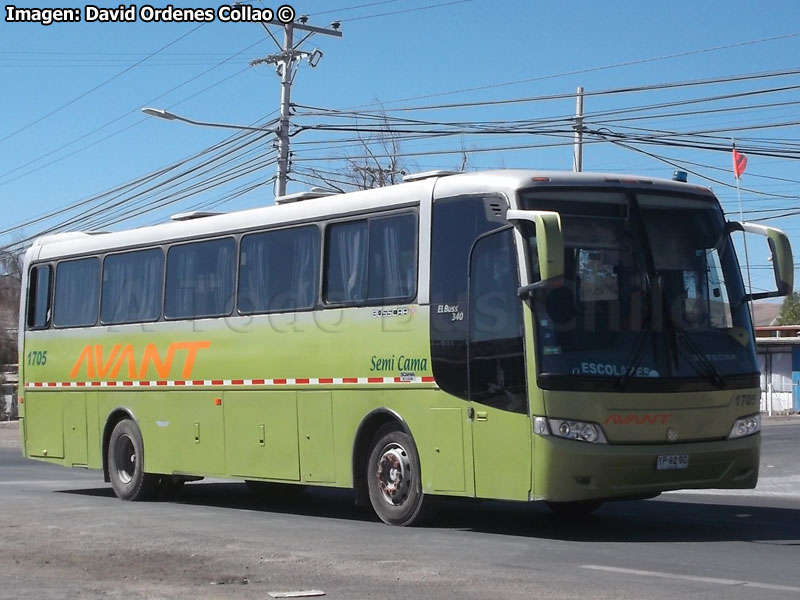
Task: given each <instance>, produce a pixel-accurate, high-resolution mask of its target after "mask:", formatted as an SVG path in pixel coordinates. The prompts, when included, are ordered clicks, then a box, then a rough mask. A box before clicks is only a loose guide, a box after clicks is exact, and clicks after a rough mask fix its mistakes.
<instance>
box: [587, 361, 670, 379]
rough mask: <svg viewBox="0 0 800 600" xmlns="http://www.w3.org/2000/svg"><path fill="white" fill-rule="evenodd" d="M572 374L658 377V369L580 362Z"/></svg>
mask: <svg viewBox="0 0 800 600" xmlns="http://www.w3.org/2000/svg"><path fill="white" fill-rule="evenodd" d="M572 374H573V375H610V376H612V377H622V376H623V375H626V374H627V375H628V376H631V377H660V375H659V374H658V371H656V370H655V369H653V368H651V367H637V368H636V369H634V370H632V369H630V367H625V365H614V364H610V363H592V362H582V363H581V364H580V366H579V367H575V368H574V369H572Z"/></svg>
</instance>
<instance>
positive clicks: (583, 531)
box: [59, 482, 800, 546]
mask: <svg viewBox="0 0 800 600" xmlns="http://www.w3.org/2000/svg"><path fill="white" fill-rule="evenodd" d="M272 492H273V493H270V494H255V493H253V492H252V491H251V490H250V489H249V488H248V487H247V486H246V485H245V484H244V483H240V482H223V483H216V482H201V483H190V484H186V485H185V486H184V488H183V489H182V490H181V491H180V493H179V494H178V495H177V496H176V497H175V498H174V499H162V500H159V501H160V502H170V503H172V504H185V505H192V506H209V507H216V508H222V509H229V510H247V511H259V512H263V513H273V514H281V515H295V516H298V517H303V518H323V519H337V520H345V521H357V522H373V523H375V525H376V526H379V527H383V526H384V525H383V524H382V523H380V522H379V521H378V519H377V517H376V516H375V515H374V513H373V512H372V511H371V510H370V509H369V508H360V507H357V506H355V502H354V495H353V493H352V491H350V490H342V489H332V488H307V489H303V490H301V491H296V490H295V489H294V488H292V487H291V486H286V489H285V490H284V491H281V489H280V488H278V489H277V490H272ZM59 493H68V494H80V495H84V496H97V497H113V495H114V494H113V492H112V491H111V489H110V488H109V487H103V488H87V489H79V490H75V489H72V490H61V491H60V492H59ZM714 498H715V497H714V496H704V497H702V498H701V497H699V496H692V497H691V498H689V499H688V501H687V498H686V497H683V498H676V497H674V496H671V495H669V496H662V497H661V498H659V499H656V500H639V501H625V502H608V503H606V504H604V505H603V506H602V507H601V508H600V509H599V510H597V512H595V513H594V514H591V515H586V516H582V517H574V516H571V517H564V516H560V515H558V514H555V513H553V512H552V511H550V510H549V509H548V508H547V507H546V505H545V504H544V503H541V502H533V503H518V502H499V501H477V500H469V499H466V500H465V499H446V500H445V501H443V502H442V504H441V506H440V508H439V511H438V513H437V514H436V516H435V517H434V518H433V519H432V520H431V521H430V522H429V523H428V524H426V527H428V528H431V529H438V530H458V531H465V532H470V531H474V532H480V533H486V534H495V535H502V536H514V537H527V538H531V539H548V540H560V541H575V542H583V541H585V542H599V541H602V542H620V543H631V542H635V543H664V542H726V541H743V542H753V543H760V544H775V545H781V546H800V509H797V508H791V506H789V507H785V508H784V507H776V506H774V504H780V503H781V502H780V501H779V500H776V501H774V502H770V503H771V504H773V506H763V505H761V506H754V505H747V504H745V503H743V502H736V501H735V500H736V499H735V497H732V496H727V497H723V498H721V499H720V500H719V501H714V500H711V501H709V499H714ZM759 503H760V504H765V502H764V501H763V500H761V501H760V502H759ZM784 503H786V504H791V505H794V504H796V503H794V502H784Z"/></svg>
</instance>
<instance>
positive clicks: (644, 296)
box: [520, 189, 758, 390]
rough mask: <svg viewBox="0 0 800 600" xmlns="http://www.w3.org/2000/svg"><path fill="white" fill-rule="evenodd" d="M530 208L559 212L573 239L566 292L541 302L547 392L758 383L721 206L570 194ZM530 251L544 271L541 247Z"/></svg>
mask: <svg viewBox="0 0 800 600" xmlns="http://www.w3.org/2000/svg"><path fill="white" fill-rule="evenodd" d="M520 200H521V202H520V204H521V207H522V208H524V209H538V210H552V211H557V212H559V213H560V214H561V221H562V228H563V232H564V245H565V257H564V258H565V261H564V263H565V266H564V269H565V275H564V282H563V285H561V286H560V287H556V288H550V289H546V290H542V291H541V293H539V294H537V295H536V296H535V297H534V300H533V304H534V311H535V319H536V327H537V351H538V360H537V364H538V371H539V378H540V383H541V384H542V386H543V387H545V388H547V387H551V386H548V382H549V383H550V384H552V385H553V386H554V387H556V388H559V389H563V388H564V387H572V388H574V387H576V386H577V387H581V382H583V385H586V384H587V383H591V385H593V386H594V385H597V384H599V385H600V386H601V389H613V390H622V389H624V388H626V387H628V386H631V385H633V386H634V387H636V388H638V389H642V387H643V386H645V387H647V388H650V389H653V390H654V389H655V387H653V386H654V385H659V386H662V388H663V385H664V383H665V380H669V381H670V382H671V383H673V384H678V380H680V387H681V389H704V388H708V389H719V388H723V387H729V386H730V385H736V384H738V383H740V382H741V380H740V379H739V380H737V381H736V382H735V383H734V382H732V381H730V379H731V378H733V377H739V376H742V375H747V376H748V377H752V376H753V375H754V374H757V373H758V368H757V365H756V358H755V350H754V348H753V344H752V341H751V339H750V330H751V323H750V315H749V311H748V309H747V305H746V303H745V302H744V301H743V298H744V288H743V284H742V279H741V274H740V271H739V265H738V262H737V260H736V256H735V253H734V248H733V244H732V243H731V240H730V238H729V235H728V233H727V231H726V229H725V221H724V218H723V215H722V212H721V210H720V208H719V206H718V204H717V203H716V202H715V201H714V199H713V198H712V197H707V196H699V195H698V196H686V195H670V194H665V193H657V192H654V191H647V192H641V191H627V190H626V191H624V192H623V191H619V192H609V191H597V192H593V191H567V190H563V189H562V190H557V191H552V190H529V191H523V192H522V193H521V195H520ZM528 248H529V265H534V267H533V268H535V265H537V264H538V260H537V257H536V256H534V255H535V252H536V250H535V248H536V245H535V241H533V240H532V241H531V243H529V244H528ZM532 278H533V279H532V280H535V279H536V274H535V273H532ZM565 376H566V377H565ZM726 376H728V382H727V383H726ZM656 382H658V384H656ZM687 386H688V387H687Z"/></svg>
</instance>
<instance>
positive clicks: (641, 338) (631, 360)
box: [617, 319, 650, 392]
mask: <svg viewBox="0 0 800 600" xmlns="http://www.w3.org/2000/svg"><path fill="white" fill-rule="evenodd" d="M649 324H650V320H649V319H647V320H645V321H644V322H643V323H642V328H641V329H640V330H639V333H638V335H637V336H636V339H635V340H634V341H633V346H631V351H630V352H628V356H626V357H625V362H624V363H623V365H622V367H623V369H624V370H625V372H624V373H623V374H622V375H620V377H619V379H617V389H618V390H619V391H620V392H621V391H623V390H624V389H625V386H626V385H627V384H628V381H630V379H631V377H632V376H633V373H635V372H636V369H637V368H638V367H639V363H641V362H642V358H644V353H645V348H647V338H648V337H650V328H649Z"/></svg>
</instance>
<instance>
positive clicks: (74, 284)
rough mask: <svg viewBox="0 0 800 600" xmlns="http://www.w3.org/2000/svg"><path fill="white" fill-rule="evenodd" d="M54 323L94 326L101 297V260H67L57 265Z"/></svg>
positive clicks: (61, 325)
mask: <svg viewBox="0 0 800 600" xmlns="http://www.w3.org/2000/svg"><path fill="white" fill-rule="evenodd" d="M55 289H56V292H55V297H54V299H53V324H54V325H55V326H56V327H90V326H92V325H94V324H95V323H97V307H98V304H99V301H100V260H99V259H97V258H95V257H92V258H80V259H77V260H65V261H63V262H60V263H58V266H57V267H56V286H55Z"/></svg>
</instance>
